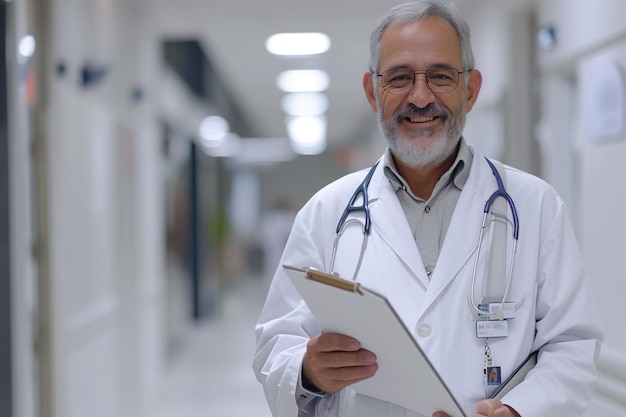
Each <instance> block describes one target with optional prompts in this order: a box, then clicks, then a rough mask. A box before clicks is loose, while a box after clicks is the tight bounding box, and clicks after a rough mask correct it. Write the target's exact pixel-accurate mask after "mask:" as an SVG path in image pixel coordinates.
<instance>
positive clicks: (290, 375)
mask: <svg viewBox="0 0 626 417" xmlns="http://www.w3.org/2000/svg"><path fill="white" fill-rule="evenodd" d="M314 214H315V213H314V210H312V209H311V208H310V207H305V208H304V209H303V210H302V211H301V212H300V213H299V214H298V216H296V219H295V222H294V226H293V228H292V231H291V234H290V236H289V239H288V241H287V244H286V246H285V250H284V252H283V256H282V258H281V262H280V265H291V266H297V267H315V268H319V269H322V268H323V262H322V256H321V254H320V253H321V252H320V248H318V247H317V245H316V244H315V237H314V236H313V235H312V230H310V227H309V226H307V224H308V223H311V216H312V215H314ZM307 219H308V221H307ZM255 330H256V340H257V349H256V354H255V357H254V360H253V369H254V372H255V374H256V377H257V380H258V381H259V382H261V384H262V385H263V389H264V392H265V397H266V399H267V402H268V405H269V407H270V409H271V411H272V415H273V416H275V417H293V416H297V415H299V414H301V413H300V412H299V410H298V406H297V404H296V398H295V390H296V385H297V383H298V378H299V373H300V368H301V365H302V359H303V357H304V353H305V351H306V344H307V342H308V341H309V339H310V338H311V337H312V336H314V335H316V334H318V333H320V329H319V326H318V325H317V323H316V321H315V320H314V318H313V315H312V314H311V311H310V310H309V308H308V307H307V306H306V304H305V303H304V300H302V298H301V297H300V295H299V294H298V292H297V290H296V289H295V287H294V286H293V284H292V283H291V281H290V280H289V278H288V277H287V275H286V274H285V273H284V271H283V269H282V267H280V266H279V267H278V269H277V271H276V273H275V275H274V278H273V280H272V284H271V285H270V288H269V292H268V295H267V299H266V302H265V306H264V307H263V310H262V312H261V314H260V317H259V320H258V322H257V325H256V329H255Z"/></svg>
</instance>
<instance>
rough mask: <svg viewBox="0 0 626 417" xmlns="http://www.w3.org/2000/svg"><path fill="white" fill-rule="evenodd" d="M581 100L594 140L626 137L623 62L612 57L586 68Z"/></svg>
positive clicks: (588, 130) (586, 124) (625, 82)
mask: <svg viewBox="0 0 626 417" xmlns="http://www.w3.org/2000/svg"><path fill="white" fill-rule="evenodd" d="M581 75H582V79H581V103H582V106H581V108H582V111H583V114H582V116H583V118H584V123H585V128H586V131H587V135H588V137H589V138H590V139H591V140H593V141H599V142H602V141H609V140H616V139H624V137H625V136H626V81H625V78H624V68H623V67H622V65H621V64H620V63H619V62H618V61H616V60H614V59H609V58H604V59H600V60H597V61H595V62H592V63H590V64H589V65H587V66H585V67H584V68H583V72H582V74H581Z"/></svg>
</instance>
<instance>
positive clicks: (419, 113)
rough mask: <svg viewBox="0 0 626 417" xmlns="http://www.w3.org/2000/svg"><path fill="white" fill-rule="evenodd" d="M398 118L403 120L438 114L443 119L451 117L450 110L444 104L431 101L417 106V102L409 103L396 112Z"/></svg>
mask: <svg viewBox="0 0 626 417" xmlns="http://www.w3.org/2000/svg"><path fill="white" fill-rule="evenodd" d="M395 116H396V119H397V120H402V119H406V118H407V117H430V116H438V117H441V118H442V119H443V120H446V119H447V118H448V117H450V112H449V111H448V109H447V108H445V107H444V106H441V105H439V104H437V103H429V104H428V105H427V106H426V107H422V108H420V107H417V106H416V105H415V104H411V103H409V104H407V105H406V106H404V107H403V108H401V109H399V110H398V111H397V112H396V115H395Z"/></svg>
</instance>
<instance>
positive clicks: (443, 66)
mask: <svg viewBox="0 0 626 417" xmlns="http://www.w3.org/2000/svg"><path fill="white" fill-rule="evenodd" d="M431 69H453V70H457V68H455V67H454V66H452V65H450V64H434V65H431V66H430V67H428V68H425V69H423V70H416V69H414V68H413V67H411V66H410V65H396V66H393V67H390V68H387V69H386V70H385V71H391V70H412V71H427V70H431ZM385 71H381V73H382V72H385Z"/></svg>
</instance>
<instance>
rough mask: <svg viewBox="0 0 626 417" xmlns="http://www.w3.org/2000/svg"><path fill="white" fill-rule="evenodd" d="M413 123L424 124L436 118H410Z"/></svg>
mask: <svg viewBox="0 0 626 417" xmlns="http://www.w3.org/2000/svg"><path fill="white" fill-rule="evenodd" d="M409 119H410V120H411V122H412V123H424V122H430V121H432V120H434V119H435V118H434V117H410V118H409Z"/></svg>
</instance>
